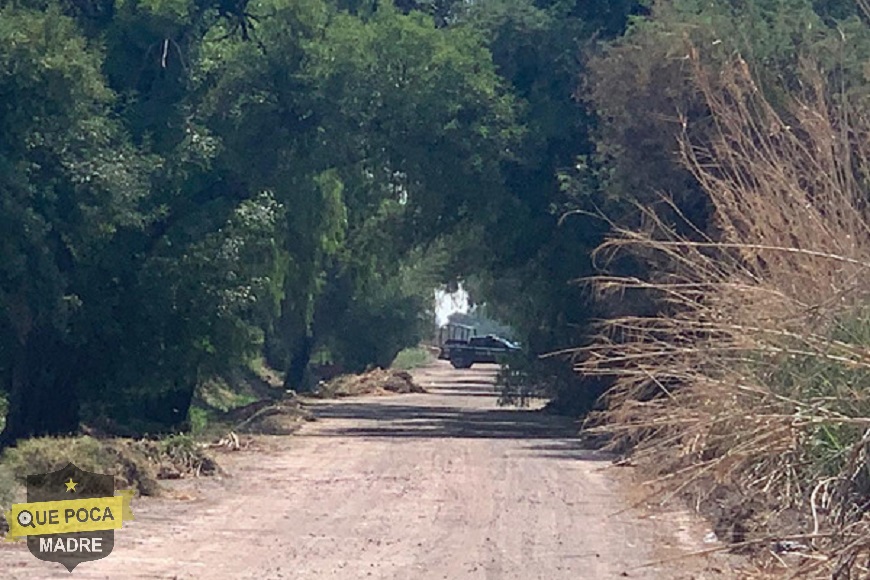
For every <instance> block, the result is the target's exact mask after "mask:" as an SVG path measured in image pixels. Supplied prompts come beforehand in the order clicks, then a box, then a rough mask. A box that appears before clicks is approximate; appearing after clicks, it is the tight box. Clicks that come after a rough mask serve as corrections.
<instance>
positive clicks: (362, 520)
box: [0, 363, 726, 580]
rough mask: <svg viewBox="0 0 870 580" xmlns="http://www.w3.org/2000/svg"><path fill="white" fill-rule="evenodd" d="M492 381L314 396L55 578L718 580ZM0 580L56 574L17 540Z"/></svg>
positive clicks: (658, 518) (599, 468)
mask: <svg viewBox="0 0 870 580" xmlns="http://www.w3.org/2000/svg"><path fill="white" fill-rule="evenodd" d="M492 372H493V369H492V368H486V367H482V368H481V369H478V368H477V367H475V368H474V369H472V370H469V371H454V370H453V369H452V368H450V367H449V366H448V365H446V364H444V363H438V364H437V365H435V366H433V367H430V368H427V369H424V370H422V371H419V372H418V373H417V376H418V380H419V381H420V382H421V384H423V385H424V386H425V387H426V388H427V389H428V390H429V391H430V392H429V393H427V394H419V395H398V396H389V397H367V398H356V399H345V400H342V401H331V402H322V403H317V404H316V406H315V407H316V408H315V412H316V413H317V415H318V416H319V417H320V418H321V420H320V421H317V422H315V423H310V424H308V425H306V426H305V428H304V429H303V430H302V431H301V433H300V434H298V435H296V436H290V437H275V438H262V439H258V440H257V445H258V449H256V450H242V451H239V452H234V453H223V454H221V455H220V457H219V461H221V463H222V464H223V465H224V466H225V467H226V468H227V470H228V472H229V476H227V477H221V478H209V479H199V480H195V481H185V482H180V483H177V484H175V485H173V490H174V495H175V497H173V498H164V499H145V500H135V501H134V503H133V511H134V514H135V516H136V520H135V521H134V522H130V523H128V524H127V523H125V525H124V528H123V529H122V530H119V531H117V532H116V533H115V548H114V551H113V552H112V554H111V555H110V556H109V557H107V558H106V559H103V560H99V561H96V562H87V563H84V564H82V565H80V566H79V567H78V568H76V569H75V571H74V572H73V577H75V578H81V579H93V578H113V579H114V578H118V579H127V578H130V579H134V578H179V579H181V578H185V579H186V578H209V579H217V580H222V579H233V578H240V579H241V578H251V579H254V578H257V579H272V578H288V579H290V578H292V579H297V580H314V579H317V580H323V579H327V578H336V579H347V580H356V579H369V578H371V579H391V580H410V579H424V580H426V579H439V580H440V579H446V580H465V579H469V580H471V579H480V580H535V579H540V580H560V579H571V580H585V579H590V580H595V579H599V578H601V579H609V578H644V579H652V578H656V579H663V580H675V579H679V578H686V579H688V578H698V579H700V578H715V579H721V578H725V577H726V576H725V575H724V574H723V573H721V572H720V571H719V570H718V569H716V568H715V567H714V566H713V565H712V564H710V562H704V561H698V560H697V559H692V558H685V559H679V560H674V559H673V558H675V557H678V556H680V555H681V554H686V553H691V552H693V551H696V550H700V549H704V548H709V546H706V545H703V544H701V542H700V538H702V537H703V533H704V529H703V527H702V526H700V524H698V523H697V522H695V521H694V520H692V519H691V518H689V517H687V516H685V515H684V514H679V513H670V514H668V513H650V512H643V511H641V510H636V509H629V510H626V509H625V508H626V507H627V505H628V501H627V499H626V498H627V495H626V491H625V488H626V483H625V482H626V480H627V479H628V478H627V477H625V473H624V471H622V470H620V469H619V468H608V465H609V462H608V461H607V460H606V458H603V457H601V456H599V455H596V454H595V453H594V452H590V451H586V450H583V449H582V448H581V447H580V446H579V444H578V443H577V442H576V440H574V439H573V438H572V436H573V435H574V433H575V432H576V428H574V427H573V426H572V425H571V424H570V422H565V421H563V420H560V419H556V418H553V417H547V416H544V415H543V414H541V413H537V412H533V411H528V410H526V411H523V410H516V409H510V408H500V407H498V406H497V405H496V404H495V397H494V395H493V389H492V386H491V385H490V384H489V383H490V381H491V377H492ZM665 559H667V560H669V562H668V563H666V564H659V565H646V564H649V563H650V562H655V561H660V560H665ZM645 565H646V566H645ZM0 577H2V578H15V579H18V578H20V579H24V578H27V579H34V578H69V577H70V575H69V573H67V571H66V569H64V568H63V567H62V566H60V565H59V564H53V563H46V562H42V561H39V560H37V559H35V558H34V557H33V556H31V555H30V553H29V552H28V551H27V548H26V546H24V545H23V544H21V543H18V544H11V545H10V544H6V545H0Z"/></svg>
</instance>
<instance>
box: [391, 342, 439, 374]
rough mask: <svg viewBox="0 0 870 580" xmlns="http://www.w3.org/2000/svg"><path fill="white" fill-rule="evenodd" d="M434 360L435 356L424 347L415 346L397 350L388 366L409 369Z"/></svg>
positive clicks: (403, 369)
mask: <svg viewBox="0 0 870 580" xmlns="http://www.w3.org/2000/svg"><path fill="white" fill-rule="evenodd" d="M434 360H435V356H434V355H433V354H432V353H431V352H430V351H429V350H428V349H427V348H425V347H422V346H415V347H411V348H406V349H403V350H401V351H399V354H397V355H396V358H395V359H393V364H392V365H390V368H393V369H397V370H400V371H409V370H411V369H415V368H418V367H423V366H426V365H428V364H430V363H432V362H433V361H434Z"/></svg>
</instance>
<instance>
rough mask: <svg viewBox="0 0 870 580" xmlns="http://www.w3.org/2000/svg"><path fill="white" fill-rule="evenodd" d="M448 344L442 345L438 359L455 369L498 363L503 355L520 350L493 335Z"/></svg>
mask: <svg viewBox="0 0 870 580" xmlns="http://www.w3.org/2000/svg"><path fill="white" fill-rule="evenodd" d="M448 343H450V344H448ZM448 343H445V344H444V346H443V347H442V349H441V356H439V357H438V358H442V359H447V360H449V361H450V364H452V365H453V368H457V369H470V368H471V367H472V365H474V364H476V363H495V362H499V361H500V360H501V359H502V358H503V357H504V356H505V355H507V354H509V353H512V352H517V351H519V350H520V347H519V345H516V344H514V343H512V342H511V341H509V340H507V339H506V338H502V337H500V336H495V335H494V334H488V335H486V336H473V337H471V338H470V339H469V340H468V341H463V340H451V341H448Z"/></svg>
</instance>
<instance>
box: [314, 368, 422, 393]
mask: <svg viewBox="0 0 870 580" xmlns="http://www.w3.org/2000/svg"><path fill="white" fill-rule="evenodd" d="M425 392H426V389H424V388H423V387H421V386H420V385H418V384H417V383H415V382H414V379H413V377H412V376H411V374H410V373H407V372H405V371H398V370H392V369H390V370H384V369H374V370H372V371H369V372H367V373H363V374H360V375H341V376H339V377H336V378H334V379H332V380H331V381H329V382H326V383H321V384H320V385H319V386H318V388H317V391H316V392H315V394H316V395H317V396H319V397H323V398H338V397H355V396H359V395H392V394H407V393H425Z"/></svg>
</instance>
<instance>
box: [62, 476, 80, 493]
mask: <svg viewBox="0 0 870 580" xmlns="http://www.w3.org/2000/svg"><path fill="white" fill-rule="evenodd" d="M64 485H65V486H66V490H67V491H75V490H76V486H77V485H78V482H77V481H73V480H72V477H70V478H69V481H67V482H66V483H64Z"/></svg>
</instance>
